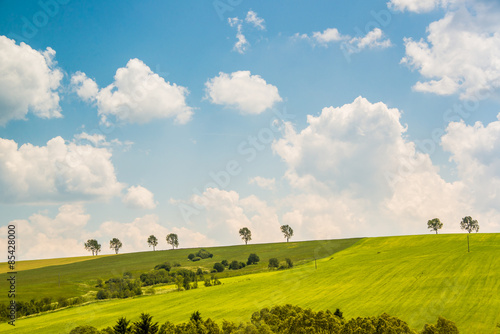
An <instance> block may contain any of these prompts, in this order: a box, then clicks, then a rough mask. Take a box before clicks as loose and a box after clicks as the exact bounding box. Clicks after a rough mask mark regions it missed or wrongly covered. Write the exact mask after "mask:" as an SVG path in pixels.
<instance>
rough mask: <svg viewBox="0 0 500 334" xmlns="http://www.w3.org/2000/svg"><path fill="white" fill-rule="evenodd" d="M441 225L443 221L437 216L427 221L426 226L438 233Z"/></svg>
mask: <svg viewBox="0 0 500 334" xmlns="http://www.w3.org/2000/svg"><path fill="white" fill-rule="evenodd" d="M442 227H443V223H441V221H440V220H439V218H434V219H431V220H429V221H428V222H427V228H428V229H429V230H431V231H436V234H438V230H439V229H441V228H442Z"/></svg>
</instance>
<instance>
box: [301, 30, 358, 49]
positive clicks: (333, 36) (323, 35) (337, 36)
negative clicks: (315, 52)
mask: <svg viewBox="0 0 500 334" xmlns="http://www.w3.org/2000/svg"><path fill="white" fill-rule="evenodd" d="M300 36H301V35H298V37H300ZM306 36H307V35H306ZM312 38H313V39H314V40H315V41H316V42H318V43H319V44H324V45H326V44H328V43H332V42H340V41H342V40H345V39H349V38H350V37H349V36H344V35H342V34H341V33H340V32H339V31H338V30H337V28H328V29H325V30H324V31H323V32H319V31H316V32H313V34H312Z"/></svg>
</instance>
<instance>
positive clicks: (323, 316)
mask: <svg viewBox="0 0 500 334" xmlns="http://www.w3.org/2000/svg"><path fill="white" fill-rule="evenodd" d="M244 333H249V334H273V333H280V334H295V333H307V334H323V333H337V334H382V333H398V334H444V333H446V334H458V333H459V331H458V328H457V326H456V325H455V324H454V323H453V322H452V321H450V320H447V319H445V318H443V317H438V320H437V322H436V324H426V325H424V328H423V329H422V330H421V331H416V330H413V329H411V328H410V326H409V325H408V323H406V322H405V321H403V320H401V319H399V318H397V317H393V316H390V315H388V314H387V313H383V314H381V315H380V316H378V317H357V318H352V319H349V320H347V319H344V317H343V313H342V312H341V311H340V310H339V309H337V310H336V311H335V312H331V311H330V310H326V311H318V312H315V311H313V310H311V309H303V308H301V307H299V306H293V305H289V304H287V305H283V306H274V307H272V308H270V309H269V308H263V309H261V310H260V311H258V312H255V313H253V315H252V316H251V318H250V321H248V322H246V323H243V322H241V323H239V324H238V323H234V322H231V321H226V320H223V321H222V325H221V326H219V325H218V324H217V323H216V322H214V321H213V320H212V319H210V318H208V319H206V320H203V318H202V316H201V314H200V312H199V311H196V312H193V313H192V314H191V317H190V319H189V321H188V322H184V323H180V324H177V325H175V324H173V323H172V322H170V321H166V322H165V323H163V324H162V325H161V326H160V324H159V322H155V321H153V317H152V316H151V315H150V314H148V313H142V314H141V315H140V317H139V320H137V321H135V322H132V323H131V321H130V320H127V319H126V318H125V317H121V318H119V319H118V320H117V321H116V324H115V325H114V326H113V327H107V328H105V329H103V330H100V331H99V330H97V329H96V328H95V327H92V326H88V325H87V326H78V327H76V328H74V329H73V330H72V331H71V332H70V334H244Z"/></svg>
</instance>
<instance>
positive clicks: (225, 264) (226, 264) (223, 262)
mask: <svg viewBox="0 0 500 334" xmlns="http://www.w3.org/2000/svg"><path fill="white" fill-rule="evenodd" d="M220 263H222V265H223V266H224V267H227V266H229V262H227V260H222V261H221V262H220Z"/></svg>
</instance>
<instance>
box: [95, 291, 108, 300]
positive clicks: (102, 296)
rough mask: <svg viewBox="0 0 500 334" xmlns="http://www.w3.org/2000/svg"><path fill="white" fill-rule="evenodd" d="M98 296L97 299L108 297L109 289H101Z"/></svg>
mask: <svg viewBox="0 0 500 334" xmlns="http://www.w3.org/2000/svg"><path fill="white" fill-rule="evenodd" d="M96 298H97V299H108V298H109V292H108V291H107V290H99V291H97V295H96Z"/></svg>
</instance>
